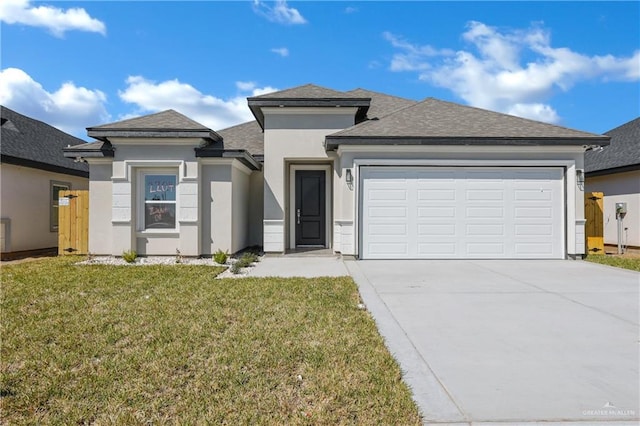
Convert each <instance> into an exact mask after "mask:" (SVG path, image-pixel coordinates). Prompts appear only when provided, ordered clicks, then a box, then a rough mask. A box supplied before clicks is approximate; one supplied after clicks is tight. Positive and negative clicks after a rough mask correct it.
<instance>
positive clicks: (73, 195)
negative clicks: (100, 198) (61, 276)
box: [58, 191, 89, 255]
mask: <svg viewBox="0 0 640 426" xmlns="http://www.w3.org/2000/svg"><path fill="white" fill-rule="evenodd" d="M58 200H59V201H58V255H68V254H87V253H88V252H89V191H60V193H59V198H58Z"/></svg>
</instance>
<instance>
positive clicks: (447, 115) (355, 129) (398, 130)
mask: <svg viewBox="0 0 640 426" xmlns="http://www.w3.org/2000/svg"><path fill="white" fill-rule="evenodd" d="M345 136H346V137H388V138H562V139H566V138H579V139H582V138H602V136H601V135H595V134H592V133H587V132H582V131H578V130H573V129H568V128H565V127H560V126H555V125H552V124H547V123H541V122H538V121H533V120H527V119H524V118H520V117H515V116H511V115H507V114H501V113H498V112H493V111H488V110H483V109H479V108H474V107H469V106H464V105H459V104H455V103H452V102H446V101H441V100H437V99H434V98H427V99H425V100H424V101H422V102H420V103H417V104H415V105H409V106H407V107H405V108H402V109H400V110H397V111H395V112H393V113H391V114H389V115H387V116H384V117H382V118H381V119H380V120H372V121H368V122H365V123H362V124H358V125H355V126H352V127H350V128H348V129H345V130H342V131H339V132H337V133H334V134H332V135H330V137H345Z"/></svg>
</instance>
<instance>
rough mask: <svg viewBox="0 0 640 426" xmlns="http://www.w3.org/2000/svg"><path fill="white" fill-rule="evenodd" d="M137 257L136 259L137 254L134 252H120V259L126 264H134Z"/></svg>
mask: <svg viewBox="0 0 640 426" xmlns="http://www.w3.org/2000/svg"><path fill="white" fill-rule="evenodd" d="M137 257H138V253H136V252H135V250H129V251H124V252H122V258H123V259H124V261H125V262H127V263H133V262H135V261H136V258H137Z"/></svg>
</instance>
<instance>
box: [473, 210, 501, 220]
mask: <svg viewBox="0 0 640 426" xmlns="http://www.w3.org/2000/svg"><path fill="white" fill-rule="evenodd" d="M465 214H466V217H467V218H470V219H478V218H482V219H494V218H499V219H502V218H504V209H503V208H502V207H467V208H466V210H465Z"/></svg>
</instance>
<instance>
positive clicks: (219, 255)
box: [213, 250, 229, 265]
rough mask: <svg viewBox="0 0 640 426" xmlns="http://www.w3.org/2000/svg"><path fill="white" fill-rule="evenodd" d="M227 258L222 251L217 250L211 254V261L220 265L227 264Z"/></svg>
mask: <svg viewBox="0 0 640 426" xmlns="http://www.w3.org/2000/svg"><path fill="white" fill-rule="evenodd" d="M228 257H229V253H228V252H226V251H222V250H218V251H217V252H215V253H214V254H213V260H214V261H215V262H216V263H218V264H220V265H224V264H225V263H227V258H228Z"/></svg>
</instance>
